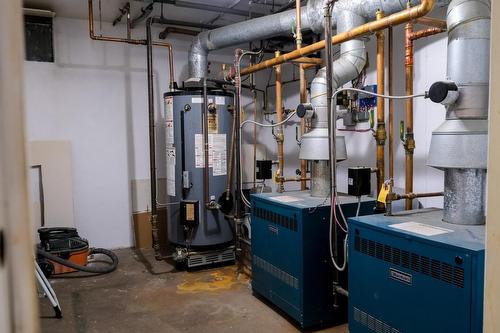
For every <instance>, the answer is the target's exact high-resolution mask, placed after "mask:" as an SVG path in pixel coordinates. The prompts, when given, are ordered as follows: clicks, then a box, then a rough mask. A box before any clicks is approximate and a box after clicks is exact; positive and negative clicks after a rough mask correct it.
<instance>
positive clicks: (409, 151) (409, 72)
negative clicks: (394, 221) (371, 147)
mask: <svg viewBox="0 0 500 333" xmlns="http://www.w3.org/2000/svg"><path fill="white" fill-rule="evenodd" d="M412 33H413V23H412V22H408V23H407V24H406V26H405V77H406V95H413V40H412V39H411V35H412ZM404 147H405V152H406V153H405V193H412V192H413V152H414V150H415V140H414V137H413V99H407V100H406V133H405V140H404ZM405 209H406V210H409V209H412V200H411V199H408V198H407V199H405Z"/></svg>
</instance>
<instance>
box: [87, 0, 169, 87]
mask: <svg viewBox="0 0 500 333" xmlns="http://www.w3.org/2000/svg"><path fill="white" fill-rule="evenodd" d="M88 4H89V19H88V21H89V37H90V39H93V40H100V41H104V42H116V43H127V44H132V45H147V41H146V40H145V39H132V38H130V36H131V31H130V29H131V25H130V15H128V14H127V38H119V37H111V36H96V35H95V33H94V5H93V0H88ZM153 45H154V46H160V47H165V48H167V49H168V67H169V76H170V77H169V79H170V83H169V88H170V90H172V89H173V88H174V81H175V76H174V53H173V49H172V44H170V43H167V42H153Z"/></svg>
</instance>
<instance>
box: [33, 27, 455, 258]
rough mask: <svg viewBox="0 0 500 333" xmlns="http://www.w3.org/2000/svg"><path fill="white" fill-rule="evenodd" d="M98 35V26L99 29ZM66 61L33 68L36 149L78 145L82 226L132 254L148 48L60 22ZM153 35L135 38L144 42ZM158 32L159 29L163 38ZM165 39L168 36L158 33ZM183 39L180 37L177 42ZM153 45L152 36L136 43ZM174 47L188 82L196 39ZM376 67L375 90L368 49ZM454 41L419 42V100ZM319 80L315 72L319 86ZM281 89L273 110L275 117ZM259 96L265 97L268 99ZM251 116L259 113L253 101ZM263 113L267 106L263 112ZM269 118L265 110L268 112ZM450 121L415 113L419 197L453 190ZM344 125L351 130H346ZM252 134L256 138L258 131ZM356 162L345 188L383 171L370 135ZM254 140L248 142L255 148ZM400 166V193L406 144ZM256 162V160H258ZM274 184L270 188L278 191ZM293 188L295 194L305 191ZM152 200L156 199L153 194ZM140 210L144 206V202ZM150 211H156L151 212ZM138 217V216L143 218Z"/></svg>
mask: <svg viewBox="0 0 500 333" xmlns="http://www.w3.org/2000/svg"><path fill="white" fill-rule="evenodd" d="M97 26H98V25H97ZM54 30H55V33H54V38H55V50H56V62H55V63H54V64H49V63H36V62H26V70H25V76H26V90H25V93H26V110H27V124H28V135H29V138H28V139H29V140H30V141H34V140H68V141H70V142H71V144H72V159H73V161H72V164H73V188H74V207H75V208H74V214H75V216H74V220H75V225H76V226H77V227H78V228H79V231H80V233H81V234H82V235H83V236H84V237H87V238H88V239H89V240H90V241H91V243H92V245H93V246H105V247H108V248H114V247H124V246H131V245H132V244H133V239H132V237H133V235H132V221H131V214H132V210H133V207H132V201H133V200H132V191H131V188H132V185H131V181H132V180H140V181H142V180H145V179H147V178H148V177H149V162H148V161H149V159H148V154H149V149H148V132H147V119H148V118H147V85H146V63H145V60H146V59H145V57H146V49H145V48H144V47H142V46H129V45H122V44H117V43H105V42H99V41H91V40H90V39H89V38H88V31H87V22H86V21H84V20H74V19H66V18H60V17H59V18H56V19H55V26H54ZM104 30H105V33H109V34H114V35H117V34H120V33H124V31H123V26H122V27H118V28H111V27H110V26H109V25H108V24H104ZM140 30H144V29H143V28H140V29H136V30H134V34H136V33H140V32H138V31H140ZM155 30H156V29H155ZM395 30H396V56H395V60H396V70H395V72H396V81H395V84H394V87H395V93H396V94H403V93H404V71H403V30H402V27H398V28H396V29H395ZM156 31H158V30H156ZM174 36H175V35H174ZM136 37H138V38H143V36H136ZM171 41H172V42H173V43H174V46H175V49H174V55H175V70H176V75H175V76H176V80H177V81H179V82H180V81H181V80H182V79H184V78H186V76H187V50H188V48H189V45H190V39H189V38H185V39H175V40H171ZM368 49H369V51H370V63H371V65H370V68H369V75H368V78H367V81H366V84H373V83H374V82H375V73H374V64H375V61H374V54H375V52H374V50H375V43H374V40H373V38H372V40H371V41H370V42H369V43H368ZM232 54H233V51H232V50H230V49H227V50H224V51H221V52H215V53H214V54H212V55H211V58H212V59H216V60H217V61H222V62H227V63H231V62H232ZM166 55H167V52H166V50H161V49H155V51H154V67H155V85H156V91H155V107H156V114H157V118H158V119H161V117H162V109H163V106H162V104H163V103H162V95H163V92H164V91H166V90H167V87H168V75H167V69H168V67H167V58H166ZM445 55H446V36H445V35H441V36H439V37H432V38H429V39H427V40H425V41H418V42H416V56H415V66H416V70H415V72H416V73H415V91H416V92H421V91H423V90H425V89H426V88H428V87H429V86H430V84H431V83H433V82H434V81H436V80H441V79H443V78H445V73H446V56H445ZM291 68H292V65H284V70H283V72H284V80H288V79H290V78H291V75H292V74H291V73H292V71H291ZM268 75H269V72H268V71H266V72H263V73H260V74H259V75H258V78H257V80H258V83H259V86H260V88H262V87H264V86H265V82H267V78H268ZM313 75H314V73H313V72H310V73H308V76H309V78H310V79H312V77H313ZM273 93H274V92H273V89H270V96H269V98H270V106H271V108H273V107H274V106H273V104H274V101H273V99H274V96H273ZM260 96H261V95H260V94H259V98H260ZM284 103H285V107H287V108H292V109H293V108H295V107H296V105H297V103H298V83H292V84H290V85H287V86H286V88H285V96H284ZM244 105H245V107H246V109H247V110H248V115H247V116H248V117H253V116H252V112H251V110H252V109H253V106H252V105H251V104H250V103H249V100H248V99H245V101H244ZM403 105H404V104H403V103H396V117H395V118H396V122H395V124H396V129H395V133H398V124H399V120H400V119H402V117H403V115H404V108H403ZM258 110H260V107H259V108H258ZM259 112H260V111H259ZM443 119H444V109H443V108H441V107H440V106H439V105H434V104H432V103H431V102H430V101H423V100H419V101H417V102H416V104H415V124H416V129H415V137H416V140H417V149H416V156H415V179H416V182H415V191H435V190H441V189H442V187H443V178H442V173H441V172H440V171H437V170H434V169H432V168H429V167H426V166H425V165H426V156H427V151H428V146H429V143H430V138H431V132H432V130H433V129H434V128H436V127H437V126H438V125H439V124H440V123H441V122H442V120H443ZM297 124H298V122H294V123H292V125H289V126H287V128H286V132H285V133H286V142H285V157H286V161H287V163H286V168H285V173H286V175H287V176H291V175H294V174H295V169H297V168H298V149H297V145H296V143H295V127H296V125H297ZM339 124H341V123H340V122H339ZM158 125H159V127H158V133H157V141H158V152H159V153H158V154H157V159H158V167H159V172H158V175H159V177H164V168H162V166H163V165H164V160H165V159H164V157H163V155H162V153H161V152H162V151H163V148H162V147H163V142H162V138H163V130H162V128H161V121H160V122H159V124H158ZM247 131H250V132H251V131H252V127H251V126H250V127H249V128H248V129H247ZM345 135H346V136H347V149H348V154H349V159H348V160H347V161H345V162H343V163H342V164H341V166H340V168H339V189H340V190H341V191H345V190H346V189H347V176H346V170H347V169H346V168H347V166H354V165H369V166H373V165H374V164H375V143H374V141H373V138H372V137H371V135H370V134H357V133H356V134H353V133H348V134H345ZM246 137H247V140H246V141H247V142H250V141H249V140H248V136H246ZM258 137H259V142H261V143H264V144H265V145H267V147H268V149H267V155H268V158H272V159H276V144H275V141H274V139H273V138H272V136H271V133H270V131H269V130H268V129H264V130H259V136H258ZM395 146H396V148H397V158H396V184H397V185H398V186H400V187H402V186H403V185H404V169H403V167H404V150H403V147H402V146H401V144H400V143H399V141H396V144H395ZM249 158H251V156H250V157H248V156H247V157H246V160H247V161H248V160H249ZM269 183H270V182H269ZM298 186H299V184H294V183H289V184H287V185H286V188H287V189H294V188H298ZM143 192H144V193H145V194H146V193H147V191H143ZM139 201H140V200H139ZM424 204H425V205H428V206H439V205H441V204H442V203H441V199H439V198H437V199H427V200H424ZM146 208H147V207H146ZM135 209H137V208H136V207H134V210H135Z"/></svg>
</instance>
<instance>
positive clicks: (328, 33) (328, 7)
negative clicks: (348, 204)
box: [324, 0, 340, 307]
mask: <svg viewBox="0 0 500 333" xmlns="http://www.w3.org/2000/svg"><path fill="white" fill-rule="evenodd" d="M334 3H335V1H334V0H330V1H328V2H327V3H326V4H325V7H324V18H325V23H324V29H325V32H324V34H325V40H331V39H332V25H331V22H332V20H331V18H332V10H333V5H334ZM325 63H326V109H327V112H328V133H329V139H328V151H329V156H330V172H329V178H330V186H331V189H330V197H331V198H330V199H331V202H330V204H331V207H330V209H332V210H333V209H337V207H336V206H335V200H334V198H335V195H336V192H337V189H336V171H337V170H336V147H335V144H336V142H335V135H336V133H335V132H336V131H335V128H336V126H332V124H333V125H335V121H336V120H337V119H336V113H335V110H332V98H333V84H332V73H333V69H332V43H326V46H325ZM330 215H333V214H332V213H330ZM332 218H333V217H332V216H330V223H333V236H332V239H331V241H332V242H333V245H331V246H332V247H333V257H334V259H335V260H337V258H338V253H339V251H338V232H337V224H336V223H334V222H333V221H332V220H331V219H332ZM339 279H340V273H339V271H338V270H337V269H335V270H334V277H333V285H334V288H335V292H334V300H333V306H334V307H339V299H338V293H337V292H336V288H338V287H339Z"/></svg>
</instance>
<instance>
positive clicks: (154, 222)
mask: <svg viewBox="0 0 500 333" xmlns="http://www.w3.org/2000/svg"><path fill="white" fill-rule="evenodd" d="M152 24H153V19H152V18H148V20H147V21H146V49H147V73H148V118H149V124H148V129H149V182H150V185H151V219H150V221H151V234H152V242H153V249H154V251H155V258H156V259H157V260H161V259H162V257H161V254H160V243H159V235H158V234H159V228H158V206H157V201H156V199H157V196H156V142H155V141H156V140H155V107H154V83H153V39H152V36H151V25H152Z"/></svg>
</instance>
